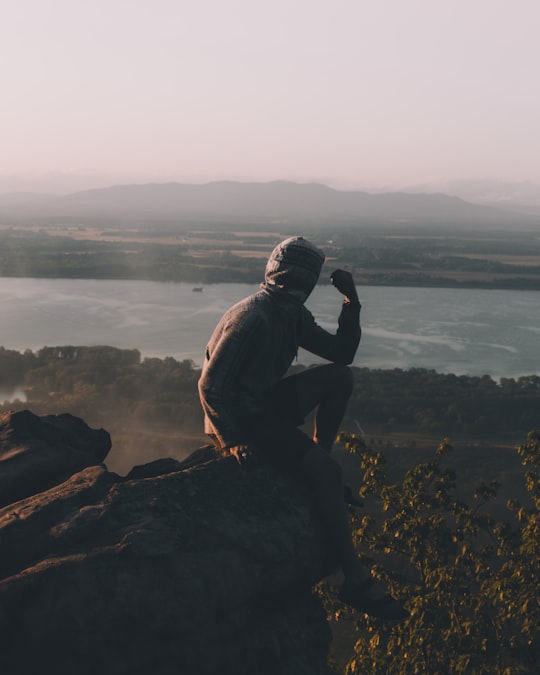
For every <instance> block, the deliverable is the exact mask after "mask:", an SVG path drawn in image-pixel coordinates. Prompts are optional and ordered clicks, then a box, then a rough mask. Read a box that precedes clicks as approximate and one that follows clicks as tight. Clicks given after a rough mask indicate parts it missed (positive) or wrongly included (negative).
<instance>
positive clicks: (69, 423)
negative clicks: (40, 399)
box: [0, 410, 111, 506]
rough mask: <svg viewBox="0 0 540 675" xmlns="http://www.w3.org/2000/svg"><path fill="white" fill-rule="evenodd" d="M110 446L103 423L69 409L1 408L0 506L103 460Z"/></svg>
mask: <svg viewBox="0 0 540 675" xmlns="http://www.w3.org/2000/svg"><path fill="white" fill-rule="evenodd" d="M110 448H111V439H110V436H109V434H108V433H107V432H106V431H105V430H104V429H91V428H90V427H89V426H88V425H87V424H86V423H85V422H84V421H83V420H81V419H80V418H79V417H74V416H73V415H68V414H64V415H46V416H44V417H38V416H37V415H34V413H32V412H30V410H21V411H19V412H7V413H1V414H0V506H5V505H6V504H10V503H11V502H14V501H17V500H19V499H24V498H25V497H29V496H30V495H33V494H36V493H37V492H41V491H43V490H48V489H49V488H50V487H52V486H53V485H58V483H62V482H63V481H65V480H66V479H67V478H69V476H71V475H72V474H74V473H76V472H77V471H80V470H81V469H84V468H86V467H88V466H93V465H95V464H100V463H101V462H103V460H104V459H105V457H106V456H107V453H108V452H109V450H110Z"/></svg>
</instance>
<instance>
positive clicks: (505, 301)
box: [0, 278, 540, 379]
mask: <svg viewBox="0 0 540 675" xmlns="http://www.w3.org/2000/svg"><path fill="white" fill-rule="evenodd" d="M257 289H258V286H257V285H247V284H215V285H209V286H206V287H205V288H204V291H203V292H202V293H194V292H193V290H192V285H190V284H175V283H158V282H150V281H108V280H79V279H75V280H74V279H50V280H49V279H27V278H24V279H15V278H3V279H0V345H3V346H4V347H6V348H8V349H16V350H18V351H24V350H25V349H32V350H33V351H35V350H38V349H40V348H41V347H43V346H57V345H112V346H115V347H121V348H131V349H139V350H140V351H141V353H142V355H143V357H144V356H156V357H160V358H163V357H165V356H173V357H174V358H176V359H178V360H183V359H191V360H193V361H194V362H195V363H196V364H198V365H200V364H201V362H202V358H203V354H204V348H205V345H206V342H207V341H208V339H209V337H210V335H211V333H212V330H213V328H214V326H215V324H216V322H217V321H218V319H219V318H220V316H221V315H222V314H223V312H224V311H225V310H226V309H227V308H228V307H229V306H230V305H232V304H233V303H234V302H236V301H238V300H240V299H241V298H243V297H244V296H246V295H248V294H250V293H252V292H253V291H256V290H257ZM359 293H360V298H361V302H362V305H363V309H362V328H363V336H362V342H361V344H360V348H359V350H358V353H357V357H356V360H355V364H354V365H357V366H366V367H369V368H385V369H386V368H403V369H406V368H412V367H417V368H430V369H434V370H436V371H438V372H453V373H456V374H468V375H484V374H487V375H490V376H492V377H493V378H495V379H498V378H500V377H519V376H522V375H533V374H536V375H538V374H540V364H539V360H538V342H539V336H540V292H537V291H499V290H497V291H491V290H468V289H459V290H457V289H439V288H402V287H399V288H393V287H381V286H379V287H375V286H370V287H365V288H360V289H359ZM307 306H308V307H309V309H310V310H311V311H312V313H313V314H314V316H315V318H316V320H317V321H318V323H320V324H321V325H322V326H323V327H325V328H327V329H329V330H331V331H334V330H335V328H336V320H337V317H338V315H339V311H340V306H341V296H340V295H339V294H338V293H337V291H336V290H335V289H334V288H333V287H331V286H318V287H317V288H316V289H315V291H314V292H313V294H312V296H311V297H310V298H309V300H308V302H307ZM319 361H320V359H318V358H317V357H315V356H313V355H311V354H308V353H307V352H305V351H303V350H300V351H299V354H298V363H304V364H311V363H317V362H319Z"/></svg>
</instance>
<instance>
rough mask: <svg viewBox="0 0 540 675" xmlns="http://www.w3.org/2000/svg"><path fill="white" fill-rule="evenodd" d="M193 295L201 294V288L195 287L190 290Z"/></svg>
mask: <svg viewBox="0 0 540 675" xmlns="http://www.w3.org/2000/svg"><path fill="white" fill-rule="evenodd" d="M191 290H192V291H193V292H194V293H202V290H203V289H202V286H195V288H192V289H191Z"/></svg>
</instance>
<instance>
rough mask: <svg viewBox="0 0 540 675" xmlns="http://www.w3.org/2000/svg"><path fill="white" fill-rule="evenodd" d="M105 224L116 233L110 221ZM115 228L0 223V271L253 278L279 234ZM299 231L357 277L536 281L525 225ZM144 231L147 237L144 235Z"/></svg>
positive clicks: (453, 282) (539, 275)
mask: <svg viewBox="0 0 540 675" xmlns="http://www.w3.org/2000/svg"><path fill="white" fill-rule="evenodd" d="M66 231H67V232H69V231H70V230H69V229H67V230H66ZM103 231H104V232H107V233H108V234H109V235H114V236H116V237H119V236H120V235H119V233H118V231H116V230H113V229H111V230H109V231H107V230H103ZM121 233H122V235H123V237H125V241H95V240H92V239H91V238H88V239H78V238H73V237H71V236H69V235H67V236H51V235H49V234H47V232H46V230H44V231H39V232H34V231H25V230H17V229H10V230H0V276H32V277H43V278H53V277H54V278H95V279H104V278H107V279H142V280H150V281H176V282H182V281H183V282H189V283H227V282H244V283H258V282H259V281H261V278H262V275H263V271H264V264H265V260H264V258H265V255H264V254H265V253H270V251H271V249H272V247H273V245H274V244H275V242H276V236H275V235H272V236H271V237H266V238H265V237H258V236H257V237H254V236H251V237H249V236H245V235H242V234H241V233H234V232H213V231H208V232H196V231H194V232H179V231H172V232H171V231H169V230H163V229H159V228H158V229H153V228H152V227H150V226H148V227H146V228H140V230H137V231H136V232H133V231H130V232H129V235H130V237H131V239H129V238H128V233H126V232H121ZM302 234H304V235H305V236H308V237H310V238H312V239H313V241H314V242H315V243H317V244H319V245H320V246H322V247H323V248H324V250H325V251H326V253H327V256H328V259H329V261H330V260H331V261H332V264H335V266H342V267H345V268H347V269H350V270H352V271H353V272H354V274H355V277H356V278H357V279H358V280H359V281H360V282H361V283H363V284H371V285H392V286H403V285H407V286H426V287H451V288H452V287H469V288H501V289H504V288H508V289H524V290H538V289H540V264H538V263H539V262H540V245H539V244H538V241H537V240H536V239H534V237H529V236H526V235H521V236H519V237H518V236H517V235H513V236H512V237H510V236H505V235H503V234H500V235H499V237H498V238H497V239H491V238H487V237H485V238H483V237H477V238H474V239H472V238H467V237H465V236H464V235H461V236H453V237H442V238H436V237H431V238H430V237H428V236H426V235H425V233H424V234H423V235H422V236H413V235H409V236H404V235H403V234H400V235H388V236H381V235H377V236H376V235H373V234H366V233H365V232H363V231H361V230H353V231H351V230H344V231H339V232H333V231H331V230H328V231H322V232H321V231H320V230H318V231H316V232H310V231H305V232H303V233H302ZM75 235H77V232H75ZM88 236H90V235H88ZM281 236H287V235H281ZM150 237H151V238H152V239H153V241H146V240H147V239H148V238H150ZM188 242H189V243H188ZM261 254H263V255H262V257H261ZM321 281H322V282H323V283H324V282H325V279H321Z"/></svg>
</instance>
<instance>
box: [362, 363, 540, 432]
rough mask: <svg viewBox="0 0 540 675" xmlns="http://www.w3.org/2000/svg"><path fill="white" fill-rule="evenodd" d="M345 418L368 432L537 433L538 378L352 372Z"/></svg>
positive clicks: (539, 420)
mask: <svg viewBox="0 0 540 675" xmlns="http://www.w3.org/2000/svg"><path fill="white" fill-rule="evenodd" d="M354 371H355V380H356V386H355V389H354V391H353V396H352V400H351V404H350V407H349V416H350V417H353V416H356V419H357V420H358V422H359V424H360V426H361V427H362V429H365V430H367V431H369V432H370V433H373V432H378V433H387V432H393V431H411V432H420V433H425V434H430V435H451V436H455V435H467V436H477V437H486V436H491V437H493V436H499V435H504V434H512V435H516V434H518V435H519V434H523V433H527V432H528V431H529V430H530V429H536V428H540V377H538V376H536V375H530V376H527V377H520V378H518V379H513V378H502V379H501V381H500V382H495V381H494V380H493V379H492V378H491V377H489V376H488V375H484V376H483V377H478V376H469V375H453V374H443V373H437V372H436V371H434V370H426V369H424V368H412V369H409V370H401V369H399V368H396V369H393V370H370V369H368V368H355V369H354Z"/></svg>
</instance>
